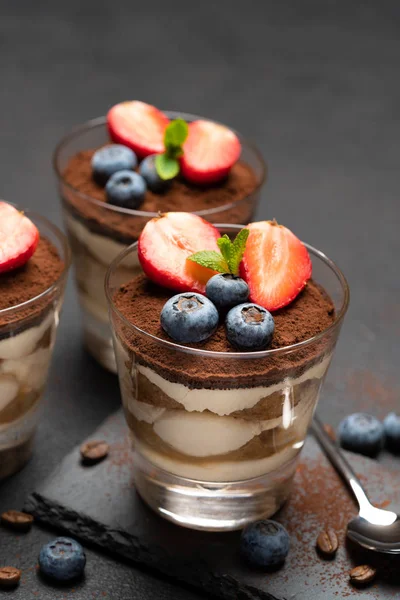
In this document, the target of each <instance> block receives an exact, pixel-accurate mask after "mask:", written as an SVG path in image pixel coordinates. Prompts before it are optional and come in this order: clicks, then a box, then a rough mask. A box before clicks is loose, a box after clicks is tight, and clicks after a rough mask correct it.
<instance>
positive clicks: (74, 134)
mask: <svg viewBox="0 0 400 600" xmlns="http://www.w3.org/2000/svg"><path fill="white" fill-rule="evenodd" d="M163 112H164V113H165V114H166V115H167V116H170V117H171V118H178V117H181V118H183V119H185V120H186V121H194V120H197V119H202V120H204V121H211V122H212V123H217V124H218V125H223V123H221V122H220V121H215V120H214V119H205V118H204V117H200V116H198V115H193V114H190V113H185V112H180V111H174V110H164V111H163ZM106 124H107V117H106V116H102V117H97V118H95V119H90V120H89V121H86V122H85V123H82V124H81V125H76V126H75V127H73V128H72V129H71V131H70V132H69V133H67V134H66V135H64V136H63V137H62V138H61V140H60V141H59V142H58V144H57V145H56V147H55V149H54V152H53V159H52V164H53V170H54V172H55V174H56V176H57V179H58V180H59V181H61V182H62V184H63V185H65V186H66V187H67V188H68V189H69V190H70V191H71V192H73V193H74V194H77V195H78V196H80V197H81V198H82V199H83V200H86V201H88V202H91V203H92V204H94V205H95V206H99V207H101V208H104V209H105V210H110V211H112V212H117V213H122V214H126V215H130V216H135V217H146V218H152V217H157V216H158V212H151V211H144V210H136V209H130V208H122V207H120V206H114V205H112V204H107V203H106V202H102V201H101V200H96V198H93V197H92V196H89V195H88V194H84V193H83V192H81V191H80V190H78V189H77V188H75V187H74V186H73V185H71V184H70V183H68V182H66V181H65V179H64V176H63V174H62V171H61V169H60V167H59V155H60V153H61V151H62V150H63V149H64V147H65V146H67V145H68V144H69V143H70V142H71V141H72V140H74V139H75V138H78V137H79V136H80V135H82V134H83V133H85V132H87V131H89V130H90V129H94V128H96V127H101V126H104V125H106ZM225 127H226V125H225ZM229 129H231V131H233V132H234V133H235V134H236V135H237V136H238V138H239V139H240V142H241V143H242V144H245V145H246V146H247V147H248V148H249V149H250V150H251V152H253V153H254V155H255V156H256V157H257V160H258V161H259V163H260V165H261V168H262V173H261V176H260V178H259V180H258V183H257V186H256V187H255V188H254V190H253V191H252V192H251V194H248V195H247V196H245V197H244V198H241V199H240V200H236V201H235V202H229V203H227V204H222V205H221V206H218V207H216V208H207V209H202V210H197V211H193V214H195V215H199V216H200V217H207V216H209V215H213V214H217V213H219V212H222V211H225V210H230V209H231V208H233V207H236V206H238V205H239V204H241V203H242V202H243V203H244V202H246V201H247V200H248V199H249V198H251V196H252V195H253V194H257V193H258V192H259V191H260V190H261V188H262V186H263V185H264V183H265V180H266V178H267V171H268V168H267V163H266V162H265V160H264V158H263V155H262V154H261V151H260V150H259V149H258V147H257V146H256V145H255V144H254V143H253V142H251V141H249V140H248V139H247V138H245V137H244V136H243V135H242V134H241V133H239V132H238V131H236V130H235V129H233V128H232V127H229Z"/></svg>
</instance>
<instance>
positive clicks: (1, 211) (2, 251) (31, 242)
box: [0, 201, 39, 273]
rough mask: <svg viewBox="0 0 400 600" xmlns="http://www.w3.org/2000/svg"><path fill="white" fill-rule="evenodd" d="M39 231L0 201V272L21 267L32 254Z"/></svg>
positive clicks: (9, 205)
mask: <svg viewBox="0 0 400 600" xmlns="http://www.w3.org/2000/svg"><path fill="white" fill-rule="evenodd" d="M38 242H39V231H38V230H37V228H36V226H35V225H34V224H33V223H32V221H31V220H30V219H28V217H26V216H25V215H24V214H23V213H21V212H19V211H18V210H17V209H16V208H14V207H13V206H11V204H7V202H2V201H0V273H6V272H8V271H12V270H14V269H17V268H18V267H22V266H23V265H24V264H25V263H26V262H27V261H28V260H29V259H30V258H31V256H32V255H33V253H34V252H35V250H36V247H37V245H38Z"/></svg>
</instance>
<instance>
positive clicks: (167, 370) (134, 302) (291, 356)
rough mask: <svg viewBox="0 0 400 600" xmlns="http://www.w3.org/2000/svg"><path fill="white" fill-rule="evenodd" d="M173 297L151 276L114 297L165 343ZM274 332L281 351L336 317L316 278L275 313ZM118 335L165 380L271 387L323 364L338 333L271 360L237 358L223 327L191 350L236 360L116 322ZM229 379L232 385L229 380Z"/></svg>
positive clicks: (138, 323)
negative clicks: (179, 347) (174, 344)
mask: <svg viewBox="0 0 400 600" xmlns="http://www.w3.org/2000/svg"><path fill="white" fill-rule="evenodd" d="M171 295H173V293H172V292H171V291H170V290H167V289H165V288H161V287H159V286H157V285H155V284H153V283H152V282H150V281H149V280H148V279H147V277H145V276H144V275H140V276H138V277H136V278H135V279H133V280H132V281H130V282H129V283H128V284H126V285H123V286H121V288H120V289H119V290H118V291H117V292H116V293H115V295H114V303H115V306H116V308H117V309H118V310H119V312H120V313H122V314H123V315H124V317H125V318H126V319H127V320H128V321H129V322H130V323H132V324H134V325H136V326H137V327H140V328H141V329H142V330H143V331H146V332H147V333H150V334H152V335H154V336H157V337H159V338H161V339H163V340H168V341H171V340H170V338H168V336H167V334H166V333H165V332H164V331H163V330H162V328H161V325H160V313H161V309H162V307H163V305H164V303H165V302H166V301H167V300H168V299H169V298H170V297H171ZM274 319H275V333H274V337H273V340H272V343H271V346H270V348H271V349H278V348H283V347H285V346H288V345H292V344H296V343H299V342H302V341H305V340H308V339H310V338H312V337H314V336H315V335H317V334H319V333H321V332H323V331H325V330H326V329H327V328H328V327H329V326H330V325H332V323H333V322H334V319H335V310H334V306H333V303H332V300H331V299H330V298H329V296H328V295H327V293H326V292H325V290H324V289H323V288H322V287H321V286H319V285H318V284H317V283H316V282H314V281H313V280H310V281H309V282H308V284H307V286H306V287H305V289H304V290H303V291H302V292H301V293H300V294H299V296H298V297H297V298H296V300H294V302H292V303H291V304H290V305H289V306H287V307H286V308H284V309H281V310H280V311H277V312H276V313H274ZM117 332H118V335H119V337H120V339H121V341H122V344H123V346H124V347H125V349H126V350H127V351H128V353H133V354H134V357H135V360H136V361H138V362H139V363H141V364H143V365H144V366H149V367H150V368H151V369H153V370H154V371H156V372H157V373H159V374H160V375H161V376H162V377H165V378H166V379H167V380H169V381H173V382H177V383H183V384H185V385H187V386H189V387H190V388H210V389H213V388H222V389H224V388H226V387H229V388H232V387H242V386H248V387H255V386H258V385H261V384H262V385H271V384H273V383H275V382H278V381H280V380H282V378H283V377H297V376H299V375H301V373H303V372H304V371H305V370H306V369H307V368H308V367H310V366H311V365H312V364H313V363H317V362H319V361H321V360H322V359H323V358H324V356H325V355H327V354H329V353H330V352H331V351H332V349H333V344H334V335H335V334H334V333H333V332H332V333H330V334H327V336H325V337H324V338H323V339H321V340H318V341H316V342H313V343H312V344H309V345H307V346H306V347H304V348H300V349H297V350H296V351H295V352H289V353H283V354H278V355H275V356H274V355H273V354H272V355H270V356H269V357H267V358H258V359H253V358H248V359H235V354H237V353H236V351H235V349H234V348H233V347H232V346H231V344H230V343H229V342H228V340H227V337H226V332H225V326H224V324H223V323H221V324H220V325H219V327H218V329H217V331H216V333H215V334H214V335H213V336H211V337H210V338H209V339H208V340H206V341H205V342H203V343H201V344H193V345H192V346H191V347H193V348H199V349H201V350H209V351H213V352H228V353H230V354H231V355H232V359H228V358H221V359H218V358H210V357H204V356H199V355H194V354H190V353H185V352H182V351H175V350H173V349H170V348H167V347H164V346H162V345H161V344H159V343H157V342H155V341H153V340H152V339H151V338H149V337H147V336H145V335H141V334H139V333H136V332H135V331H134V330H133V329H131V328H128V327H127V326H125V325H123V323H120V324H117ZM228 380H229V382H228Z"/></svg>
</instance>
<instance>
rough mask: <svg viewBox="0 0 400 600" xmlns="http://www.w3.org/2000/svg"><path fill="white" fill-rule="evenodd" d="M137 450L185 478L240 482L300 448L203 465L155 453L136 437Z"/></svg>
mask: <svg viewBox="0 0 400 600" xmlns="http://www.w3.org/2000/svg"><path fill="white" fill-rule="evenodd" d="M135 447H136V449H137V450H138V451H139V452H140V453H141V454H142V455H143V456H144V457H145V458H147V460H149V461H150V462H151V463H153V465H155V466H157V467H159V468H160V469H164V470H165V471H167V472H169V473H174V474H175V475H179V476H181V477H187V478H188V479H197V480H199V481H205V482H206V481H209V482H214V481H243V480H246V479H252V478H253V477H259V476H261V475H266V474H267V473H271V472H272V471H276V470H277V469H280V468H282V467H283V466H284V465H286V464H287V463H289V462H290V461H291V460H293V459H294V458H295V457H296V456H297V454H298V453H299V451H300V448H299V447H296V448H285V449H284V450H282V451H281V452H277V453H276V454H274V455H272V456H268V457H267V458H260V459H257V460H244V461H221V462H219V463H215V462H214V463H210V464H209V465H207V463H203V464H202V465H197V464H192V463H190V462H187V463H186V462H181V461H178V460H174V459H172V458H171V457H169V456H166V455H161V454H159V453H158V452H155V451H154V450H153V449H152V448H149V447H148V446H147V445H144V444H142V443H140V442H139V441H137V440H135Z"/></svg>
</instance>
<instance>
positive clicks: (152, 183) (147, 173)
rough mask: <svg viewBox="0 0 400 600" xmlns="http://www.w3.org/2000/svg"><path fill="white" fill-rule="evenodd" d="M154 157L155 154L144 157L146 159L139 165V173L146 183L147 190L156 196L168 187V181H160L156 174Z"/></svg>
mask: <svg viewBox="0 0 400 600" xmlns="http://www.w3.org/2000/svg"><path fill="white" fill-rule="evenodd" d="M156 156H157V154H151V155H150V156H146V158H144V159H143V160H142V162H141V163H140V167H139V173H140V174H141V176H142V177H143V179H144V180H145V181H146V183H147V187H148V188H149V190H151V191H152V192H155V193H156V194H160V193H161V192H164V191H165V190H166V189H167V188H168V187H169V184H170V181H168V180H166V179H161V177H160V176H159V174H158V173H157V170H156V164H155V160H156Z"/></svg>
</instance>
